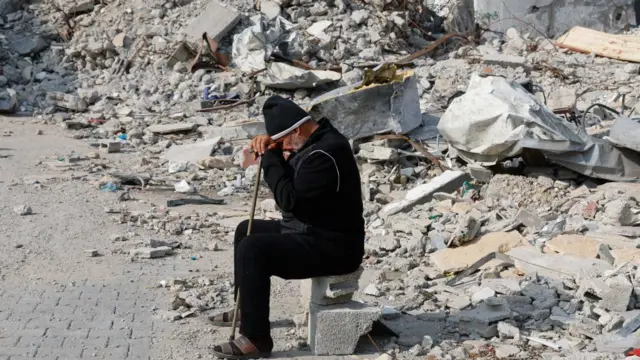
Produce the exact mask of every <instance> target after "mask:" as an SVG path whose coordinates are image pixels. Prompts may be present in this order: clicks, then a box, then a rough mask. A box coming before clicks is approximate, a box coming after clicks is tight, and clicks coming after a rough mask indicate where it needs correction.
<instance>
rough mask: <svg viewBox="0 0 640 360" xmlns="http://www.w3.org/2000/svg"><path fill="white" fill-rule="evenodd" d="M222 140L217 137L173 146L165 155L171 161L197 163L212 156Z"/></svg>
mask: <svg viewBox="0 0 640 360" xmlns="http://www.w3.org/2000/svg"><path fill="white" fill-rule="evenodd" d="M220 140H222V138H221V137H216V138H213V139H209V140H204V141H199V142H197V143H194V144H187V145H177V146H172V147H170V148H169V149H168V150H167V151H166V152H165V154H164V155H163V157H164V158H165V159H167V160H170V161H176V162H189V163H192V164H195V163H197V162H198V161H200V160H203V159H205V158H207V157H208V156H210V155H211V154H212V153H213V151H214V150H215V148H216V147H217V146H218V143H220Z"/></svg>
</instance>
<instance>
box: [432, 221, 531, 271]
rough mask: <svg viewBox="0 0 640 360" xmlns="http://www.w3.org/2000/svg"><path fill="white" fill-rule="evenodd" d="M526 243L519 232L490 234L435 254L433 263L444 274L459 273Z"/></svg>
mask: <svg viewBox="0 0 640 360" xmlns="http://www.w3.org/2000/svg"><path fill="white" fill-rule="evenodd" d="M525 243H526V241H525V239H524V238H523V237H522V235H520V233H518V232H517V231H512V232H508V233H507V232H494V233H489V234H486V235H483V236H481V237H480V238H478V239H476V240H474V241H472V242H470V243H468V244H466V245H465V246H462V247H458V248H449V249H444V250H440V251H437V252H435V253H434V254H432V255H431V263H432V264H433V265H435V266H436V267H437V268H438V269H439V270H440V271H442V272H443V273H451V272H457V271H461V270H464V269H466V268H468V267H469V266H471V265H472V264H473V263H475V262H476V261H478V260H480V258H482V257H483V256H485V255H487V254H489V253H492V252H502V253H505V252H507V251H509V250H511V249H512V248H515V247H518V246H523V245H524V244H525Z"/></svg>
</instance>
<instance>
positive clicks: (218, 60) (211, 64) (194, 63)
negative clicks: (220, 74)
mask: <svg viewBox="0 0 640 360" xmlns="http://www.w3.org/2000/svg"><path fill="white" fill-rule="evenodd" d="M205 46H206V47H207V48H208V53H209V54H208V56H209V57H210V58H211V59H212V61H203V60H201V59H200V58H201V57H202V55H203V52H204V48H205ZM216 50H218V42H217V41H215V40H214V39H212V38H210V37H209V35H207V33H206V32H205V33H203V34H202V39H201V40H200V46H198V52H197V53H196V56H195V57H194V58H193V60H191V62H189V72H194V71H196V70H197V69H201V68H214V69H216V68H217V69H220V70H223V71H229V69H228V68H227V66H228V65H229V57H228V56H227V55H226V54H223V53H221V52H217V51H216Z"/></svg>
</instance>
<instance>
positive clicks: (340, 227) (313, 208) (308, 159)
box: [262, 119, 365, 246]
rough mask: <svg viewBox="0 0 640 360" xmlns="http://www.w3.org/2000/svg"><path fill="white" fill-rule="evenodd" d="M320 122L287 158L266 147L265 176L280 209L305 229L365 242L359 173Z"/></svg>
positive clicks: (342, 142)
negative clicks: (303, 142)
mask: <svg viewBox="0 0 640 360" xmlns="http://www.w3.org/2000/svg"><path fill="white" fill-rule="evenodd" d="M319 125H320V127H319V128H318V129H316V131H315V132H314V133H313V134H312V135H311V136H310V137H309V139H308V140H307V142H306V143H305V144H304V146H303V147H302V148H301V149H299V150H298V151H297V152H296V153H295V154H293V155H292V156H291V157H289V159H288V160H285V159H284V157H283V154H282V150H281V149H273V150H269V151H267V152H266V153H265V154H264V155H263V158H262V168H263V172H264V179H265V181H266V182H267V184H268V185H269V188H270V189H271V191H272V192H273V194H274V197H275V200H276V203H277V204H278V206H279V207H280V209H281V210H282V211H283V213H285V214H287V213H288V214H291V215H292V216H293V217H294V218H295V219H296V220H298V221H300V222H302V223H304V224H305V225H306V226H307V227H308V231H309V232H313V231H314V230H317V231H319V232H321V233H329V234H335V235H337V236H339V237H343V235H344V236H346V238H349V239H353V240H354V241H355V242H357V243H362V244H364V232H365V230H364V219H363V217H362V212H363V205H362V193H361V187H360V172H359V170H358V166H357V164H356V160H355V158H354V156H353V152H352V150H351V146H350V145H349V141H348V140H347V139H346V138H345V137H344V136H343V135H342V134H341V133H340V132H338V130H336V129H335V128H334V127H333V126H332V125H331V124H330V123H329V121H328V120H326V119H323V120H321V121H320V122H319ZM363 246H364V245H363Z"/></svg>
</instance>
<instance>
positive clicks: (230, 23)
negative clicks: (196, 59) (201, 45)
mask: <svg viewBox="0 0 640 360" xmlns="http://www.w3.org/2000/svg"><path fill="white" fill-rule="evenodd" d="M239 20H240V13H239V12H238V11H237V10H236V9H234V8H233V7H231V6H229V5H226V6H225V5H223V4H220V3H219V2H217V1H215V0H213V1H211V2H209V4H208V5H207V7H205V8H204V9H203V10H202V12H201V13H200V14H199V15H198V17H196V18H195V19H193V21H191V23H190V24H189V25H188V26H187V27H186V29H185V30H184V33H185V35H186V36H187V40H189V41H191V42H198V41H199V40H200V39H201V38H202V34H203V33H205V32H206V33H207V35H209V37H211V38H212V39H214V40H220V39H222V38H223V37H224V36H225V35H227V33H228V32H229V31H230V30H231V29H232V28H233V27H234V26H236V24H237V23H238V21H239Z"/></svg>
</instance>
